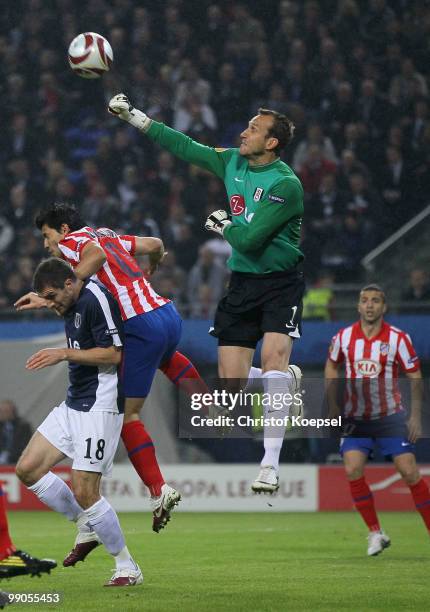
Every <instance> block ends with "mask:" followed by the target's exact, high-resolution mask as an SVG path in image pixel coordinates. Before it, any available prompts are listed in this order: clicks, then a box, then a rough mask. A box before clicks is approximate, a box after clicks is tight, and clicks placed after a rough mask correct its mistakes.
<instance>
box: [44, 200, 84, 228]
mask: <svg viewBox="0 0 430 612" xmlns="http://www.w3.org/2000/svg"><path fill="white" fill-rule="evenodd" d="M34 223H35V224H36V227H37V228H38V229H40V230H41V229H42V226H43V225H45V224H46V225H47V226H48V227H52V228H53V229H55V230H57V232H59V231H60V230H61V226H62V225H63V223H66V224H67V225H68V226H69V227H70V230H71V231H72V232H74V231H75V230H78V229H80V228H81V227H84V225H86V224H85V221H83V219H82V217H81V215H80V214H79V212H78V211H77V210H76V208H75V207H74V206H71V205H70V204H51V206H49V207H48V208H45V209H44V210H41V211H39V212H38V213H37V215H36V217H35V218H34Z"/></svg>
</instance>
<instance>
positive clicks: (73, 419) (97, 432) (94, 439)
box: [37, 402, 124, 476]
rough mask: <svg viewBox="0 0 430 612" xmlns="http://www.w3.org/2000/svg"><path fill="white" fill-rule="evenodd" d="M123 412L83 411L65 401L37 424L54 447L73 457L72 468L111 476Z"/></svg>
mask: <svg viewBox="0 0 430 612" xmlns="http://www.w3.org/2000/svg"><path fill="white" fill-rule="evenodd" d="M123 420H124V415H122V414H116V413H115V412H81V411H79V410H72V409H71V408H68V407H67V406H66V404H65V402H63V403H62V404H60V406H57V407H56V408H54V409H53V410H52V411H51V412H50V413H49V414H48V416H47V417H46V419H45V420H44V421H43V423H42V424H41V425H40V426H39V427H38V428H37V431H38V432H39V433H41V434H42V436H43V437H44V438H46V439H47V440H48V442H50V443H51V444H52V445H53V446H55V448H58V450H59V451H61V452H62V453H64V454H65V455H67V457H70V458H71V459H73V465H72V469H74V470H83V471H85V472H100V473H101V474H103V476H110V475H111V472H112V465H113V459H114V456H115V452H116V449H117V446H118V442H119V437H120V435H121V429H122V422H123Z"/></svg>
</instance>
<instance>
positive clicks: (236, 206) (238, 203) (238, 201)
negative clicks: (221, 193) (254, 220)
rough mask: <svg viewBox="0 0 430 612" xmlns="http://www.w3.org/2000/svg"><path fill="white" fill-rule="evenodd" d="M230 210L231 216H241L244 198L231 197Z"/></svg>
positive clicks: (240, 196)
mask: <svg viewBox="0 0 430 612" xmlns="http://www.w3.org/2000/svg"><path fill="white" fill-rule="evenodd" d="M230 208H231V214H232V215H241V214H242V213H243V211H244V210H245V198H244V197H243V196H242V195H238V194H235V195H232V196H231V198H230Z"/></svg>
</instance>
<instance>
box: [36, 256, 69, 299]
mask: <svg viewBox="0 0 430 612" xmlns="http://www.w3.org/2000/svg"><path fill="white" fill-rule="evenodd" d="M69 278H70V279H72V280H73V281H76V280H77V278H76V276H75V273H74V272H73V268H72V266H71V265H70V264H68V263H67V261H64V259H60V258H59V257H50V258H49V259H44V260H43V261H42V262H40V264H39V265H38V266H37V268H36V271H35V273H34V275H33V288H34V290H35V291H36V293H40V292H41V291H43V290H44V289H46V287H53V288H55V289H63V287H64V283H65V282H66V280H68V279H69Z"/></svg>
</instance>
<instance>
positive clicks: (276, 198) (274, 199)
mask: <svg viewBox="0 0 430 612" xmlns="http://www.w3.org/2000/svg"><path fill="white" fill-rule="evenodd" d="M269 200H272V202H278V203H279V204H285V198H280V197H279V196H277V195H269Z"/></svg>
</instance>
